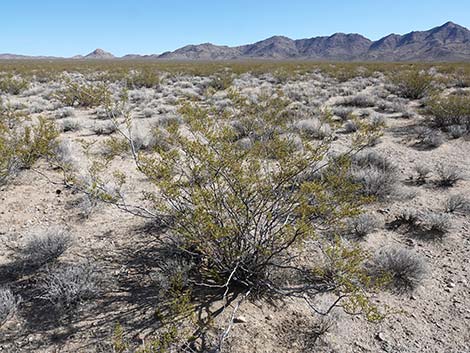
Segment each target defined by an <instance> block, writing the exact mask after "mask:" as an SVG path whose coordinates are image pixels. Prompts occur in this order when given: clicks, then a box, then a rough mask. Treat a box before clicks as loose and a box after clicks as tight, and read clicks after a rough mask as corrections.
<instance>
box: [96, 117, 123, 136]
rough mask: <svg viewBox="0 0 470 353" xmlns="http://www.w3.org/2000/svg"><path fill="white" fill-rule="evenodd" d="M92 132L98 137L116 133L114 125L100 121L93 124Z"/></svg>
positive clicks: (110, 122)
mask: <svg viewBox="0 0 470 353" xmlns="http://www.w3.org/2000/svg"><path fill="white" fill-rule="evenodd" d="M92 131H93V132H94V133H95V134H96V135H98V136H100V135H112V134H114V133H115V132H116V131H117V127H116V125H115V124H114V123H113V122H112V121H109V120H107V121H101V122H97V123H95V124H93V126H92Z"/></svg>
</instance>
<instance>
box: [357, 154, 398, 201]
mask: <svg viewBox="0 0 470 353" xmlns="http://www.w3.org/2000/svg"><path fill="white" fill-rule="evenodd" d="M350 174H351V178H352V180H353V181H354V182H355V183H358V184H359V185H360V186H361V189H360V192H361V193H362V194H364V195H366V196H373V197H377V198H385V197H387V196H390V195H391V194H392V193H393V192H394V191H395V190H396V185H397V179H398V174H397V169H396V166H395V165H393V164H392V162H390V160H389V159H388V158H386V157H383V156H381V155H379V154H378V153H377V152H375V151H372V150H367V151H362V152H360V153H358V154H356V155H354V156H353V158H352V166H351V171H350Z"/></svg>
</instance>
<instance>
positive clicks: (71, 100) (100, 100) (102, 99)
mask: <svg viewBox="0 0 470 353" xmlns="http://www.w3.org/2000/svg"><path fill="white" fill-rule="evenodd" d="M53 96H54V98H56V99H57V100H58V101H59V102H61V103H62V104H64V105H65V106H68V107H75V106H78V107H83V108H91V107H97V106H100V105H106V104H109V103H110V99H111V92H110V91H109V89H108V87H107V86H106V84H104V83H78V82H73V81H68V82H67V83H66V87H65V88H64V89H62V90H59V91H57V92H56V93H55V94H54V95H53Z"/></svg>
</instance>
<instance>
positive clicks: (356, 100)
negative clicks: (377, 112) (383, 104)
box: [338, 94, 377, 108]
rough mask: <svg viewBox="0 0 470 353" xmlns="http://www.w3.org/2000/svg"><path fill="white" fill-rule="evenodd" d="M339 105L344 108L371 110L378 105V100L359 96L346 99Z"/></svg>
mask: <svg viewBox="0 0 470 353" xmlns="http://www.w3.org/2000/svg"><path fill="white" fill-rule="evenodd" d="M338 104H339V105H342V106H344V107H357V108H369V107H374V106H375V105H376V104H377V98H376V97H374V96H370V95H366V94H358V95H356V96H348V97H344V98H342V99H341V100H340V101H339V103H338Z"/></svg>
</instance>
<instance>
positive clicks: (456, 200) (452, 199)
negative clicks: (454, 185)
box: [445, 194, 470, 213]
mask: <svg viewBox="0 0 470 353" xmlns="http://www.w3.org/2000/svg"><path fill="white" fill-rule="evenodd" d="M445 211H446V212H447V213H457V212H461V213H468V212H469V211H470V200H469V199H468V198H466V197H465V196H463V195H461V194H454V195H450V196H449V197H448V198H447V200H446V202H445Z"/></svg>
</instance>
